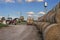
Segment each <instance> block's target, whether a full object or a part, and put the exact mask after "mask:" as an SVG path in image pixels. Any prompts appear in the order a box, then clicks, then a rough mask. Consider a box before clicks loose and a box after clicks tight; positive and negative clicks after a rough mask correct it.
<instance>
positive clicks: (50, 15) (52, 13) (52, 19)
mask: <svg viewBox="0 0 60 40" xmlns="http://www.w3.org/2000/svg"><path fill="white" fill-rule="evenodd" d="M55 15H56V13H55V8H53V9H52V10H51V11H49V12H48V14H47V22H50V23H55Z"/></svg>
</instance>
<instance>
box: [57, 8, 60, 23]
mask: <svg viewBox="0 0 60 40" xmlns="http://www.w3.org/2000/svg"><path fill="white" fill-rule="evenodd" d="M56 22H57V23H60V9H58V10H57V14H56Z"/></svg>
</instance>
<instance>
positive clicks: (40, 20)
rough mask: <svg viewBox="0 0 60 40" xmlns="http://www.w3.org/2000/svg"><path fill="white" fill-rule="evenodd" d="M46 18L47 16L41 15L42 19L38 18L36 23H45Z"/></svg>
mask: <svg viewBox="0 0 60 40" xmlns="http://www.w3.org/2000/svg"><path fill="white" fill-rule="evenodd" d="M46 16H47V14H45V15H43V16H42V17H39V18H38V22H46Z"/></svg>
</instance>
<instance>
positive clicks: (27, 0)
mask: <svg viewBox="0 0 60 40" xmlns="http://www.w3.org/2000/svg"><path fill="white" fill-rule="evenodd" d="M25 1H26V2H34V1H35V0H25Z"/></svg>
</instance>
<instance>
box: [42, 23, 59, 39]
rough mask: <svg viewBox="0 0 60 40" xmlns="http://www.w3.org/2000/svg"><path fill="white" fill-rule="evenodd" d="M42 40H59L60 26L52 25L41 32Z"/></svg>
mask: <svg viewBox="0 0 60 40" xmlns="http://www.w3.org/2000/svg"><path fill="white" fill-rule="evenodd" d="M43 38H44V40H60V24H52V25H50V26H48V27H47V28H46V29H45V31H44V32H43Z"/></svg>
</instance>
